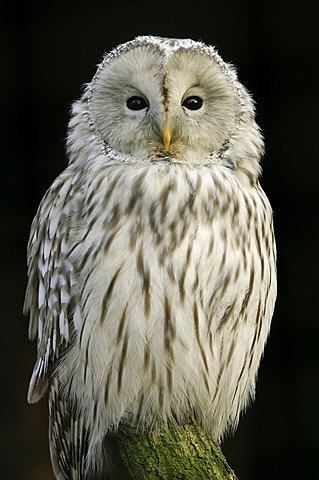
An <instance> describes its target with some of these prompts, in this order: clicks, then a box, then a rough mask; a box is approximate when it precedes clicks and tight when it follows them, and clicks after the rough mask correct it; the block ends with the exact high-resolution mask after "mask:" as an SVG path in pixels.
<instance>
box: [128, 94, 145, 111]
mask: <svg viewBox="0 0 319 480" xmlns="http://www.w3.org/2000/svg"><path fill="white" fill-rule="evenodd" d="M126 106H127V108H129V109H130V110H144V108H147V107H148V103H147V101H146V100H145V99H144V98H142V97H130V98H128V99H127V101H126Z"/></svg>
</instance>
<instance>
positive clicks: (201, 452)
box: [106, 425, 237, 480]
mask: <svg viewBox="0 0 319 480" xmlns="http://www.w3.org/2000/svg"><path fill="white" fill-rule="evenodd" d="M106 448H107V450H108V451H111V452H112V459H113V464H114V469H113V472H112V474H110V476H109V477H107V478H109V479H110V480H111V479H112V480H181V479H182V480H208V479H213V480H237V477H236V475H235V473H234V471H233V470H232V469H231V468H230V467H229V465H228V464H227V461H226V459H225V457H224V455H223V454H222V451H221V449H220V447H219V445H218V444H217V443H216V442H215V441H214V440H213V439H212V438H211V437H210V436H209V435H207V434H205V433H204V432H203V431H202V430H201V428H200V427H199V426H197V425H183V426H176V425H174V426H171V427H170V428H169V429H168V430H167V431H166V432H165V433H161V432H151V433H147V434H142V433H140V432H137V431H136V430H132V429H123V430H120V431H119V432H117V433H116V434H114V435H112V436H110V437H108V440H107V444H106Z"/></svg>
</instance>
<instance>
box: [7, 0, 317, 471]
mask: <svg viewBox="0 0 319 480" xmlns="http://www.w3.org/2000/svg"><path fill="white" fill-rule="evenodd" d="M315 6H316V4H315V3H314V2H309V1H307V0H303V1H298V2H294V1H287V0H285V1H281V2H280V1H278V0H270V1H265V2H258V1H254V2H253V1H250V0H242V1H240V0H239V1H236V0H228V1H227V2H222V1H221V0H219V1H218V2H213V1H211V2H209V1H206V2H205V1H203V0H196V1H194V0H193V2H186V1H185V2H183V3H178V2H173V1H167V0H166V1H163V0H162V1H161V2H158V1H157V2H156V3H155V2H151V1H149V2H146V1H140V2H138V1H131V2H124V1H123V2H113V3H110V2H107V1H101V0H99V1H91V2H89V1H83V0H78V1H76V2H67V1H66V0H63V1H62V0H56V1H54V2H53V1H51V2H42V1H41V2H40V1H32V0H29V1H28V2H24V3H20V5H19V6H18V4H17V5H15V3H13V2H12V3H11V6H10V7H8V8H9V9H8V10H7V12H6V15H2V17H1V20H0V26H1V28H0V35H1V42H0V45H1V74H0V94H1V115H0V118H1V121H2V125H1V141H0V146H1V170H0V172H1V173H0V182H1V183H0V194H1V200H0V226H1V236H0V240H1V250H0V254H1V258H0V262H1V263H0V264H1V276H0V281H1V285H0V287H1V288H0V292H1V297H2V298H1V324H0V325H1V333H0V338H1V345H0V365H1V367H0V368H1V402H0V407H1V422H0V424H1V430H0V431H1V433H0V435H1V436H0V442H1V445H0V447H1V448H0V451H1V456H2V458H0V476H1V478H6V479H10V480H11V479H13V480H16V479H17V480H20V479H21V480H43V479H45V480H46V479H48V480H50V479H52V478H53V477H52V473H51V469H50V465H49V455H48V446H47V418H46V415H47V413H46V410H47V405H46V401H42V402H40V403H39V404H37V405H35V406H30V405H27V404H26V391H27V384H28V380H29V376H30V373H31V370H32V366H33V362H34V359H35V348H36V346H35V344H31V343H30V342H28V340H27V323H28V322H27V319H26V318H24V317H23V316H22V313H21V310H22V303H23V295H24V289H25V284H26V266H25V250H26V243H27V238H28V231H29V227H30V223H31V220H32V217H33V216H34V214H35V212H36V208H37V206H38V203H39V201H40V199H41V197H42V195H43V194H44V192H45V190H46V189H47V188H48V186H49V184H50V183H51V182H52V180H53V179H54V178H55V177H56V176H57V175H58V173H59V172H60V171H62V170H63V169H64V167H65V165H66V159H65V153H64V148H65V147H64V138H65V134H66V125H67V121H68V116H69V109H70V105H71V103H72V101H73V100H75V99H76V98H78V97H79V96H80V93H81V85H82V84H83V83H85V82H88V81H90V79H91V77H92V75H93V74H94V71H95V65H96V64H97V63H98V62H99V61H100V60H101V58H102V56H103V53H104V52H105V51H108V50H110V49H111V48H112V47H114V46H115V45H117V44H118V43H122V42H124V41H126V40H130V39H132V38H133V37H135V36H136V35H141V34H153V35H161V36H170V37H191V38H193V39H195V40H199V39H201V40H203V41H204V42H206V43H210V44H213V45H215V46H217V48H218V50H219V52H220V54H221V55H222V57H223V58H224V60H226V61H230V62H232V63H234V64H235V65H236V66H237V67H238V71H239V78H240V80H241V81H242V83H244V85H246V87H247V88H248V89H249V90H250V91H251V92H253V95H254V98H255V100H256V102H257V112H258V114H257V120H258V122H259V124H260V125H261V127H262V129H263V132H264V134H265V138H266V147H267V154H266V157H265V160H264V165H263V166H264V174H263V179H262V185H263V187H264V189H265V190H266V192H267V194H268V196H269V198H270V200H271V203H272V206H273V209H274V214H275V229H276V237H277V244H278V280H279V290H278V301H277V306H276V312H275V316H274V320H273V327H272V331H271V336H270V339H269V341H268V344H267V348H266V351H265V357H264V359H263V361H262V365H261V368H260V373H259V381H258V385H257V399H256V402H255V404H254V405H253V407H252V408H250V409H249V411H248V412H247V413H246V415H245V416H244V417H243V418H242V420H241V422H240V426H239V429H238V431H237V433H236V435H235V436H234V437H233V438H229V439H228V440H227V441H226V442H225V443H224V445H223V449H224V452H225V453H226V455H227V458H228V461H229V463H230V465H231V466H232V467H233V468H234V469H235V471H236V473H237V475H238V477H239V480H264V479H265V480H266V479H267V480H268V479H290V478H302V479H305V478H316V476H317V472H318V468H319V456H318V446H319V445H318V426H319V422H318V417H319V413H318V412H319V408H318V406H319V405H318V400H319V396H318V387H319V376H318V373H319V371H318V370H319V368H318V366H319V362H318V330H319V322H318V306H317V301H318V296H319V290H318V284H319V282H318V240H319V238H318V222H317V217H318V214H317V211H318V209H317V205H318V203H317V199H318V187H319V181H318V176H319V171H318V163H319V158H318V136H319V131H318V127H319V122H318V107H319V105H318V86H319V75H318V61H319V58H318V57H319V55H318V54H319V49H318V41H317V40H318V26H317V23H318V22H317V11H316V9H315Z"/></svg>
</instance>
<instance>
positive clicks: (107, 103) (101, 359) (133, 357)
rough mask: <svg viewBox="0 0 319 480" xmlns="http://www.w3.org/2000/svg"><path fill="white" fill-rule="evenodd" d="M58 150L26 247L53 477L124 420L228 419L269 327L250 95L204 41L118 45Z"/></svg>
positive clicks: (267, 255) (267, 256)
mask: <svg viewBox="0 0 319 480" xmlns="http://www.w3.org/2000/svg"><path fill="white" fill-rule="evenodd" d="M67 146H68V155H69V165H68V167H67V168H66V169H65V170H64V172H63V173H61V175H60V176H59V177H58V178H57V179H56V180H55V182H54V183H53V185H52V186H51V187H50V188H49V190H48V192H47V193H46V195H45V196H44V198H43V200H42V202H41V205H40V207H39V210H38V213H37V215H36V217H35V219H34V221H33V224H32V230H31V236H30V242H29V249H28V260H29V283H28V288H27V294H26V301H25V310H26V312H30V332H29V333H30V338H31V339H35V338H37V341H38V358H37V362H36V365H35V367H34V371H33V375H32V378H31V381H30V388H29V394H28V399H29V401H30V402H35V401H37V400H38V399H39V398H41V397H42V396H43V395H44V394H45V393H46V391H47V390H48V391H49V404H50V449H51V457H52V464H53V469H54V472H55V475H56V478H58V479H86V478H88V473H87V472H89V471H91V470H92V471H93V470H94V469H96V470H98V469H99V468H100V457H101V455H102V446H101V445H102V441H103V437H104V436H105V435H107V434H108V432H111V431H114V430H116V429H117V428H118V427H119V426H120V425H125V424H126V425H132V426H137V427H138V428H141V429H142V430H149V429H151V428H165V425H166V424H167V422H169V421H176V422H178V423H183V422H187V421H189V419H191V418H194V419H195V420H196V421H197V422H198V423H199V424H200V425H201V426H202V427H203V428H204V429H205V430H206V431H208V432H210V433H211V434H212V435H213V436H214V437H215V438H216V439H220V438H221V437H222V436H223V435H224V433H225V432H226V431H227V430H228V429H229V428H231V427H236V425H237V423H238V419H239V415H240V412H241V410H242V409H244V408H245V406H246V405H247V403H248V402H249V399H250V398H252V397H253V396H254V390H255V381H256V373H257V369H258V366H259V362H260V358H261V355H262V352H263V349H264V345H265V342H266V339H267V335H268V332H269V327H270V321H271V317H272V313H273V308H274V302H275V296H276V267H275V244H274V236H273V227H272V212H271V207H270V205H269V202H268V200H267V198H266V196H265V194H264V192H263V190H262V189H261V187H260V185H259V183H258V178H259V176H260V173H261V169H260V159H261V156H262V154H263V141H262V137H261V134H260V131H259V128H258V126H257V125H256V123H255V119H254V107H253V102H252V100H251V98H250V96H249V94H248V93H247V91H246V90H245V88H244V87H243V86H242V85H241V84H240V83H239V81H238V80H237V77H236V73H235V70H234V69H233V67H231V66H230V65H228V64H226V63H225V62H223V60H222V59H221V58H220V56H219V55H218V54H217V52H216V50H215V49H214V48H213V47H210V46H206V45H204V44H203V43H200V42H194V41H192V40H174V39H162V38H157V37H138V38H136V39H135V40H133V41H131V42H128V43H126V44H123V45H120V46H119V47H118V48H116V49H115V50H113V51H112V52H111V53H109V54H107V55H106V56H105V58H104V60H103V62H102V63H101V64H100V66H99V67H98V70H97V73H96V75H95V76H94V78H93V80H92V82H91V83H89V84H88V85H87V86H86V88H85V91H84V93H83V95H82V97H81V99H80V100H79V101H77V102H75V104H74V106H73V113H72V118H71V121H70V124H69V133H68V140H67ZM103 478H104V477H103Z"/></svg>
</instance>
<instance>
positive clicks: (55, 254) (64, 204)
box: [24, 169, 81, 403]
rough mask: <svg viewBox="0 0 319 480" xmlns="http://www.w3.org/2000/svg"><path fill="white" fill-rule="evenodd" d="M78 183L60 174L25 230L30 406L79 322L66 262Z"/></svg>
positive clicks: (74, 177)
mask: <svg viewBox="0 0 319 480" xmlns="http://www.w3.org/2000/svg"><path fill="white" fill-rule="evenodd" d="M78 181H79V174H74V172H71V171H70V170H68V169H66V170H65V171H64V172H63V173H62V174H61V175H60V176H59V177H58V178H57V179H56V181H55V182H54V183H53V184H52V185H51V187H50V188H49V190H48V191H47V193H46V194H45V196H44V197H43V199H42V202H41V204H40V206H39V209H38V212H37V214H36V216H35V218H34V220H33V223H32V227H31V233H30V239H29V244H28V277H29V279H28V285H27V290H26V296H25V303H24V313H25V314H28V313H29V314H30V323H29V338H30V339H31V340H35V339H36V338H37V360H36V363H35V366H34V369H33V373H32V377H31V380H30V384H29V391H28V401H29V402H30V403H34V402H37V401H38V400H39V399H40V398H41V397H42V396H43V395H44V394H45V393H46V391H47V387H48V369H49V367H50V364H51V363H52V361H53V360H54V359H55V358H56V357H57V356H58V354H59V351H60V350H61V349H63V348H64V347H65V346H67V344H68V343H69V340H70V335H71V333H72V330H74V328H78V327H79V325H80V323H81V314H80V311H79V306H78V305H79V302H77V301H76V296H77V292H76V288H75V286H76V280H75V271H74V268H73V266H72V264H71V263H70V261H69V259H68V257H69V252H70V248H71V246H70V244H69V242H68V236H69V231H70V222H74V215H75V212H76V208H75V207H76V206H77V201H76V199H77V198H79V195H77V194H78V188H79V183H78ZM73 306H74V308H73Z"/></svg>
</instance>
